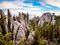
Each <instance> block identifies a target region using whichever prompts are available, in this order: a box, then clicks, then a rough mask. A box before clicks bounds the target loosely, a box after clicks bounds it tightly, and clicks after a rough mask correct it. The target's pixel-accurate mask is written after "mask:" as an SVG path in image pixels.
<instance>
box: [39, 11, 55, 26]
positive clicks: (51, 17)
mask: <svg viewBox="0 0 60 45" xmlns="http://www.w3.org/2000/svg"><path fill="white" fill-rule="evenodd" d="M44 22H48V23H52V24H53V25H54V24H55V16H54V15H51V13H49V12H46V13H44V14H43V15H42V16H41V17H40V19H39V22H38V25H41V26H43V23H44Z"/></svg>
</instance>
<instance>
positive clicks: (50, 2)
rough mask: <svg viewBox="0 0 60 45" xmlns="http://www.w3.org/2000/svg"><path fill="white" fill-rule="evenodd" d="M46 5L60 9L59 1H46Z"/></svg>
mask: <svg viewBox="0 0 60 45" xmlns="http://www.w3.org/2000/svg"><path fill="white" fill-rule="evenodd" d="M45 3H47V4H50V5H53V6H57V7H59V8H60V1H59V0H45Z"/></svg>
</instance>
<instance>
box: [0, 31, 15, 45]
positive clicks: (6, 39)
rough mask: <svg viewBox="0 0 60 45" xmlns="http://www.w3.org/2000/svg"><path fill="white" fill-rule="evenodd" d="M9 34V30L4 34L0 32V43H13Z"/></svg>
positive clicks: (0, 44) (2, 44)
mask: <svg viewBox="0 0 60 45" xmlns="http://www.w3.org/2000/svg"><path fill="white" fill-rule="evenodd" d="M11 35H12V33H11V32H9V33H7V34H5V35H3V34H2V33H1V32H0V45H13V43H14V41H13V40H11V39H10V37H11Z"/></svg>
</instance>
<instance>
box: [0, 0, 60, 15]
mask: <svg viewBox="0 0 60 45" xmlns="http://www.w3.org/2000/svg"><path fill="white" fill-rule="evenodd" d="M59 4H60V0H0V9H3V10H4V11H5V12H6V11H7V9H10V10H11V12H12V13H14V14H15V12H16V15H17V13H18V12H25V13H26V12H28V13H30V14H36V15H38V16H40V15H41V13H43V12H55V13H56V14H57V15H59V14H60V5H59Z"/></svg>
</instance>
